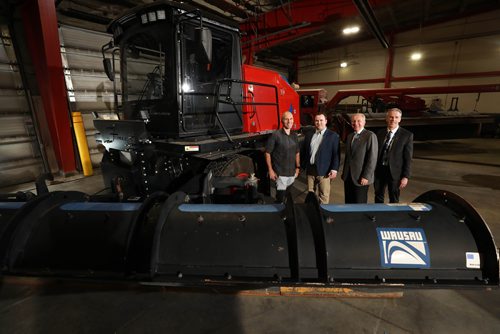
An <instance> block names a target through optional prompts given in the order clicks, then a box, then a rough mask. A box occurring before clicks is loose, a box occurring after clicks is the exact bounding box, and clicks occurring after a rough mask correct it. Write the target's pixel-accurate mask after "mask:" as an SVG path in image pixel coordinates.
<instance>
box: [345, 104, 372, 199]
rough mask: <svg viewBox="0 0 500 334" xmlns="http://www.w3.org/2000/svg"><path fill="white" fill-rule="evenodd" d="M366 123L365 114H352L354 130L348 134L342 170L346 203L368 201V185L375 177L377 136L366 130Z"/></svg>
mask: <svg viewBox="0 0 500 334" xmlns="http://www.w3.org/2000/svg"><path fill="white" fill-rule="evenodd" d="M365 124H366V119H365V115H363V114H354V115H352V116H351V125H352V128H353V129H354V132H353V133H351V134H349V135H348V136H347V140H346V145H345V159H344V168H343V170H342V180H344V195H345V202H346V203H367V202H368V187H369V185H370V184H372V183H373V181H374V179H375V166H376V165H377V152H378V144H377V136H375V134H374V133H373V132H371V131H369V130H366V129H365Z"/></svg>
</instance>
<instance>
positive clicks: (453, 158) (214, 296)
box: [0, 139, 500, 333]
mask: <svg viewBox="0 0 500 334" xmlns="http://www.w3.org/2000/svg"><path fill="white" fill-rule="evenodd" d="M414 156H415V158H414V165H413V166H414V168H413V171H414V172H413V177H412V179H411V180H410V183H409V185H408V187H407V189H406V190H404V192H403V193H402V201H405V202H411V201H412V200H413V199H414V198H416V197H417V196H418V195H420V194H422V193H424V192H426V191H428V190H431V189H444V190H447V191H451V192H454V193H456V194H458V195H460V196H462V197H463V198H464V199H466V200H467V201H468V202H469V203H471V204H472V205H473V206H474V207H475V208H476V209H477V210H478V212H479V213H480V214H481V215H482V216H483V218H484V219H485V220H486V222H487V223H488V225H489V227H490V229H491V231H492V233H493V235H494V237H495V242H496V244H497V246H498V245H500V208H499V204H500V201H499V199H500V140H499V139H464V140H447V141H429V142H419V143H416V144H415V154H414ZM30 187H31V185H24V186H22V187H21V188H22V190H27V189H29V188H30ZM101 188H103V186H102V182H101V180H100V176H99V175H96V176H94V177H90V178H86V179H74V180H72V181H70V182H66V183H62V184H57V185H51V186H49V189H50V190H56V189H57V190H80V191H83V192H87V193H95V192H97V191H99V190H100V189H101ZM18 189H19V188H18ZM14 190H16V189H14V188H9V189H2V190H1V191H0V192H6V191H8V192H12V191H14ZM293 194H294V195H295V197H296V201H302V200H303V198H304V197H305V191H304V180H303V179H299V180H298V181H296V183H295V185H294V189H293ZM331 198H332V201H333V203H343V200H344V198H343V184H342V181H341V180H335V181H334V182H333V186H332V197H331ZM370 201H373V194H372V191H371V192H370ZM376 292H378V290H371V291H368V292H367V293H365V294H363V296H364V297H345V295H343V294H332V295H330V296H328V297H318V296H316V297H296V296H277V295H266V294H265V292H262V293H261V295H257V293H256V292H254V293H252V294H247V293H233V292H228V291H223V290H217V289H215V288H210V289H179V288H160V287H144V286H135V285H128V284H122V283H116V284H115V283H105V284H104V283H103V284H97V283H88V282H75V281H71V282H67V281H60V282H53V281H52V282H46V281H43V280H36V279H13V278H9V277H4V278H3V279H2V282H1V283H0V332H1V333H159V332H162V333H173V332H180V333H500V289H496V288H495V289H487V290H486V289H465V288H462V289H455V290H451V289H404V290H396V291H394V290H391V291H390V292H389V293H387V294H384V291H380V292H381V293H380V294H377V293H376Z"/></svg>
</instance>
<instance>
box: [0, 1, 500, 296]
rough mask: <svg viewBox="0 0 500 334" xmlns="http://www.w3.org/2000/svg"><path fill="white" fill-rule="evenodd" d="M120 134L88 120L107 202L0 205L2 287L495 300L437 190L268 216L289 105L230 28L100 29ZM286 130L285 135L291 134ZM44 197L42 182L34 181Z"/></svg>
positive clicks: (26, 197)
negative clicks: (65, 280) (54, 284)
mask: <svg viewBox="0 0 500 334" xmlns="http://www.w3.org/2000/svg"><path fill="white" fill-rule="evenodd" d="M109 32H110V33H112V35H113V40H112V42H110V43H108V44H106V45H105V46H104V47H103V56H104V67H105V70H106V73H107V74H108V76H109V78H110V80H112V81H113V82H114V83H115V101H116V104H117V105H119V110H118V115H119V117H118V119H101V118H97V119H96V120H95V126H96V128H97V129H98V131H99V134H98V136H97V140H98V142H99V143H100V144H101V145H102V149H103V159H102V174H103V177H104V182H105V184H106V186H108V187H109V188H110V189H111V194H109V195H93V196H90V195H87V194H84V193H81V192H77V191H72V192H48V191H47V190H46V188H44V187H43V185H42V184H38V187H37V189H38V194H37V195H36V196H35V195H31V194H26V193H18V194H11V195H4V196H2V197H1V198H0V259H1V261H2V273H3V274H4V275H36V276H55V277H77V278H80V279H81V278H88V279H96V278H97V279H105V278H106V279H107V278H111V279H120V280H132V281H138V282H153V283H155V284H172V283H173V284H180V285H183V284H185V285H213V284H219V285H231V286H237V287H238V286H245V287H248V286H249V285H252V284H254V285H258V286H262V285H264V286H277V285H307V286H313V287H318V286H329V285H338V284H342V285H344V284H352V285H360V284H367V285H376V286H379V285H380V286H387V285H392V284H398V286H401V285H418V286H456V285H468V286H480V287H491V286H497V285H498V284H499V259H498V249H497V247H496V245H495V242H494V239H493V237H492V235H491V232H490V230H489V228H488V226H487V224H486V223H485V222H484V220H483V219H482V218H481V216H480V215H479V214H478V213H477V212H476V211H475V210H474V209H473V208H472V207H471V206H470V205H469V204H468V203H467V202H466V201H465V200H463V199H462V198H460V197H459V196H458V195H455V194H452V193H449V192H446V191H441V190H434V191H429V192H427V193H425V194H422V195H421V196H419V197H418V198H416V199H415V201H414V203H407V204H400V205H385V204H366V205H323V204H321V205H320V204H319V203H318V200H317V198H316V196H315V195H314V194H312V193H310V194H308V195H307V197H306V200H305V202H304V203H295V202H294V201H293V199H292V197H291V196H290V195H287V197H286V198H285V201H284V203H274V202H271V201H269V200H268V198H269V196H267V195H269V191H270V184H269V181H268V177H267V175H266V173H267V169H266V165H265V159H264V146H265V143H266V141H267V138H268V137H269V135H270V133H271V132H272V131H274V130H276V129H277V128H279V123H280V115H281V114H282V112H284V111H291V112H292V113H294V114H295V113H297V112H298V96H297V93H296V92H295V91H294V90H293V89H292V88H291V87H290V86H289V85H288V84H287V82H286V80H285V79H283V78H282V77H281V76H280V75H279V74H277V73H275V72H273V71H270V70H265V69H260V68H256V67H251V66H246V65H242V61H241V51H240V36H239V31H238V27H237V26H236V25H235V24H234V23H232V22H229V21H226V20H224V19H223V18H220V17H217V16H214V15H210V14H208V13H203V12H201V11H199V10H197V9H196V8H193V7H191V6H188V5H185V4H181V3H177V2H170V1H158V2H154V3H153V4H149V5H144V6H141V7H138V8H136V9H133V10H131V11H129V12H127V13H125V14H124V15H123V16H121V17H120V18H118V19H116V20H115V21H113V22H112V23H111V24H110V26H109ZM297 123H298V122H297ZM40 182H41V181H40Z"/></svg>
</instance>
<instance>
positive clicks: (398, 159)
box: [374, 108, 413, 203]
mask: <svg viewBox="0 0 500 334" xmlns="http://www.w3.org/2000/svg"><path fill="white" fill-rule="evenodd" d="M401 116H402V113H401V110H400V109H398V108H392V109H389V110H388V111H387V113H386V117H385V121H386V123H387V129H382V130H380V131H378V132H377V139H378V144H379V150H378V162H377V168H376V170H375V184H374V186H375V203H384V193H385V189H386V188H387V192H388V193H389V202H390V203H398V202H399V193H400V190H401V189H403V188H404V187H406V185H407V184H408V179H409V178H410V173H411V160H412V156H413V133H411V132H410V131H408V130H406V129H403V128H402V127H400V126H399V122H401Z"/></svg>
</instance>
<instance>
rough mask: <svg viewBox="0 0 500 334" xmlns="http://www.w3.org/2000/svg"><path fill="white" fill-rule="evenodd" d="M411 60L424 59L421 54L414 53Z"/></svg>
mask: <svg viewBox="0 0 500 334" xmlns="http://www.w3.org/2000/svg"><path fill="white" fill-rule="evenodd" d="M410 59H411V60H420V59H422V54H421V53H420V52H414V53H412V54H411V56H410Z"/></svg>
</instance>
